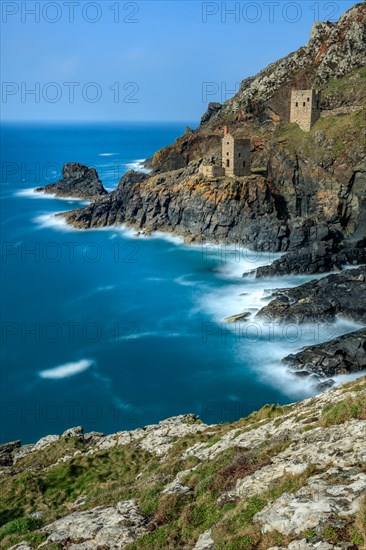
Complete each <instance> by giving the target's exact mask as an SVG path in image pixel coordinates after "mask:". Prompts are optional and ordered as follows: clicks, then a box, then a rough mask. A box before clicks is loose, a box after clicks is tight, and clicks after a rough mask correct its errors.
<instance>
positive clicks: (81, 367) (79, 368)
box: [38, 359, 93, 380]
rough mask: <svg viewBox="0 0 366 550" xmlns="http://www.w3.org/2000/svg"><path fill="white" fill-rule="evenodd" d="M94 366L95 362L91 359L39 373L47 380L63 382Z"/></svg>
mask: <svg viewBox="0 0 366 550" xmlns="http://www.w3.org/2000/svg"><path fill="white" fill-rule="evenodd" d="M92 365H93V361H92V360H90V359H81V360H80V361H76V362H74V363H65V364H64V365H59V366H57V367H54V368H52V369H46V370H42V371H40V372H39V373H38V375H39V376H40V377H41V378H47V379H50V380H61V379H62V378H68V377H69V376H75V375H76V374H80V373H81V372H84V371H86V370H88V369H89V368H90V367H91V366H92Z"/></svg>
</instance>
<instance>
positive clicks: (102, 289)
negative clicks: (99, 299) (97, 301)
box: [96, 285, 116, 292]
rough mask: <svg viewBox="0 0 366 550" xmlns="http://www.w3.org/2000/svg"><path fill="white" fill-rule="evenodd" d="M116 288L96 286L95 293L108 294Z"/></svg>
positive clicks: (113, 286)
mask: <svg viewBox="0 0 366 550" xmlns="http://www.w3.org/2000/svg"><path fill="white" fill-rule="evenodd" d="M115 288H116V285H105V286H98V288H97V290H96V291H97V292H109V291H110V290H114V289H115Z"/></svg>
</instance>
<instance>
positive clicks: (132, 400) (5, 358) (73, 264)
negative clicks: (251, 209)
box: [1, 124, 352, 443]
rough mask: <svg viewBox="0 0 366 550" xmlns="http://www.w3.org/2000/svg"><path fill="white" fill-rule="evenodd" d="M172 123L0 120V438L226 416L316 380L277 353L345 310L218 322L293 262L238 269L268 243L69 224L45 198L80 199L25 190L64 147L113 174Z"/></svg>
mask: <svg viewBox="0 0 366 550" xmlns="http://www.w3.org/2000/svg"><path fill="white" fill-rule="evenodd" d="M184 128H185V125H183V124H173V125H134V126H131V125H130V126H127V125H124V126H121V125H109V126H103V125H99V126H86V125H85V126H78V127H76V126H75V127H74V126H67V125H64V126H60V125H58V126H50V125H39V126H31V125H27V126H24V125H23V126H22V125H5V126H4V127H3V129H2V184H1V238H2V257H1V260H2V280H1V304H2V305H1V308H2V309H1V329H2V364H1V399H2V409H1V413H2V414H1V420H2V433H1V440H2V441H7V440H13V439H18V438H20V439H22V442H23V443H26V442H31V441H35V440H36V439H37V438H39V437H41V436H43V435H45V434H49V433H60V432H62V431H63V430H64V429H66V428H68V427H70V426H74V425H78V424H81V425H83V426H84V428H85V429H87V430H101V431H103V432H105V433H108V432H114V431H117V430H122V429H133V428H136V427H140V426H143V425H146V424H149V423H155V422H158V421H159V420H162V419H164V418H166V417H169V416H172V415H176V414H182V413H186V412H194V413H197V414H199V415H200V416H201V418H202V419H203V420H204V421H206V422H209V423H215V422H222V421H228V420H230V421H232V420H235V419H237V418H239V417H241V416H243V415H246V414H248V413H250V412H251V411H253V410H255V409H258V408H259V407H261V406H262V405H263V404H265V403H267V402H271V403H286V402H289V401H293V400H294V399H296V398H301V397H304V396H305V395H310V394H311V393H312V392H313V391H314V390H313V389H312V388H311V387H307V386H304V382H303V381H301V380H300V382H297V381H296V380H295V379H294V378H291V377H289V376H288V375H287V374H286V373H285V371H284V369H283V368H282V367H281V366H280V364H279V359H280V357H282V356H284V355H286V354H287V353H288V352H290V351H292V350H294V349H297V348H299V347H301V346H302V345H305V344H307V343H317V342H318V341H320V339H322V338H330V337H332V336H334V335H335V334H336V333H340V332H345V331H346V330H350V328H352V327H351V325H348V324H345V323H343V324H342V325H340V324H337V325H336V326H323V325H321V326H312V327H306V328H302V329H301V330H300V332H299V329H298V328H296V327H291V326H290V327H286V329H285V330H284V329H283V327H278V326H277V325H272V326H271V325H270V326H268V325H265V324H263V323H262V324H260V323H258V322H257V321H256V320H255V319H254V318H252V319H251V320H250V322H249V323H247V324H244V323H240V324H237V325H228V324H226V323H225V322H224V318H225V317H227V316H229V315H232V314H236V313H240V312H241V311H244V310H248V308H253V309H252V310H250V311H253V314H254V313H255V310H256V308H258V307H260V306H261V305H263V304H264V303H265V300H266V296H267V294H268V293H267V292H266V290H267V289H268V288H271V287H276V286H289V285H293V284H299V283H300V282H303V281H305V280H306V279H305V278H296V277H291V278H287V279H286V278H285V279H281V280H273V281H254V280H253V279H251V278H249V279H242V277H241V274H242V272H243V271H244V270H248V269H251V268H254V267H255V266H256V265H259V264H261V263H262V264H263V263H268V262H269V261H270V260H272V259H273V255H272V256H269V255H265V254H258V253H253V252H249V251H247V250H245V249H243V248H239V247H234V248H229V247H224V246H212V245H209V244H208V245H199V246H198V245H197V246H193V247H188V246H185V245H183V244H182V242H181V241H180V239H178V238H172V237H169V236H164V235H154V236H153V237H150V238H136V235H135V232H134V231H131V230H126V229H124V228H111V229H108V230H100V231H75V230H71V229H70V228H68V227H67V226H65V225H63V224H62V223H61V222H60V221H59V220H57V219H55V218H54V217H53V214H55V213H57V212H60V211H65V210H67V209H71V208H75V207H77V206H79V205H80V204H82V201H70V200H61V199H56V198H50V197H46V196H42V195H38V194H34V193H33V192H32V189H33V188H35V187H37V186H41V185H44V184H45V183H49V182H53V181H56V180H57V179H58V178H59V177H60V173H61V167H62V165H63V164H65V163H66V162H71V161H74V162H82V163H85V164H87V165H89V166H95V167H96V168H97V170H98V173H99V174H100V177H101V179H102V181H103V183H104V185H105V186H106V187H107V188H108V189H112V188H114V187H115V186H116V185H117V183H118V181H119V179H120V177H121V176H122V174H123V173H124V172H125V171H126V170H127V169H128V168H129V167H131V166H135V165H136V163H138V161H139V160H141V159H144V158H146V157H149V156H151V155H152V154H153V153H154V151H156V150H157V149H159V148H160V147H162V146H164V145H166V144H168V143H171V142H172V141H173V140H174V139H175V137H177V136H178V135H180V134H181V133H182V131H184Z"/></svg>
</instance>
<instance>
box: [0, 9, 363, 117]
mask: <svg viewBox="0 0 366 550" xmlns="http://www.w3.org/2000/svg"><path fill="white" fill-rule="evenodd" d="M356 3H357V2H355V1H354V0H341V1H338V2H332V1H328V0H324V1H316V0H299V1H287V0H273V1H271V0H263V1H262V0H261V1H257V0H254V1H249V0H248V1H200V0H184V1H181V0H165V1H161V0H143V1H124V0H101V1H95V2H92V1H87V0H68V1H66V0H65V1H64V0H58V1H48V0H41V1H26V2H24V1H7V0H2V1H1V67H2V73H1V80H2V85H1V103H0V106H1V118H2V120H8V121H10V120H11V121H47V120H48V121H85V122H86V121H115V122H119V121H128V122H133V121H134V122H145V121H151V122H153V121H159V122H168V121H186V122H188V121H197V120H199V119H200V117H201V116H202V114H203V113H204V111H205V110H206V108H207V106H208V103H209V102H210V101H219V102H223V101H225V100H226V99H228V98H229V97H231V96H232V95H234V93H235V90H236V89H237V87H238V85H239V83H240V81H241V80H243V79H244V78H246V77H248V76H252V75H254V74H256V73H257V72H258V71H259V70H261V69H262V68H264V67H265V66H266V65H268V64H269V63H271V62H273V61H276V60H277V59H279V58H281V57H283V56H285V55H287V54H288V53H290V52H291V51H294V50H296V49H297V48H299V47H300V46H302V45H304V44H306V43H307V42H308V39H309V33H310V29H311V26H312V24H313V23H314V21H316V20H321V21H324V20H329V21H336V20H337V19H338V18H339V16H340V15H341V14H342V13H343V12H344V11H346V10H347V9H348V8H350V7H351V6H352V5H354V4H356Z"/></svg>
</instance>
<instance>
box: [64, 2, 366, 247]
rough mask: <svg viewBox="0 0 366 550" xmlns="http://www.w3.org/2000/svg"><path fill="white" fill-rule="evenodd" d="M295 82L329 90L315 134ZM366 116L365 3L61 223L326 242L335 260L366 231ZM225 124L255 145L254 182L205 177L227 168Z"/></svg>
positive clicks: (253, 241) (242, 239)
mask: <svg viewBox="0 0 366 550" xmlns="http://www.w3.org/2000/svg"><path fill="white" fill-rule="evenodd" d="M294 87H296V88H299V87H302V88H321V90H322V96H321V97H322V100H321V109H322V116H321V117H320V119H319V120H318V121H317V122H316V123H315V125H314V126H313V127H312V128H311V130H310V132H308V133H307V132H303V131H302V130H301V129H300V128H299V127H298V126H297V125H296V124H294V123H291V124H290V123H289V105H290V94H291V89H292V88H294ZM365 113H366V5H365V4H358V5H356V6H354V7H353V8H351V9H350V10H349V11H347V12H346V13H345V14H344V15H343V16H342V17H341V18H340V20H339V21H338V22H337V23H317V24H315V25H314V27H313V29H312V31H311V37H310V41H309V43H308V45H307V46H304V47H303V48H300V49H299V50H298V51H297V52H294V53H292V54H290V55H289V56H287V57H285V58H283V59H281V60H279V61H277V62H275V63H273V64H271V65H270V66H269V67H267V68H266V69H264V70H263V71H261V72H260V73H259V74H258V75H257V76H255V77H253V78H249V79H246V80H244V81H243V82H242V84H241V87H240V91H239V92H238V94H237V95H236V96H234V97H233V98H232V99H230V100H229V101H227V102H226V103H224V104H223V105H220V104H214V105H210V106H209V108H208V110H207V112H206V113H205V115H204V116H203V118H202V121H201V124H200V125H199V127H198V128H197V129H196V130H194V131H192V130H190V129H187V131H186V133H185V134H184V136H182V137H181V138H178V139H177V140H176V142H175V143H174V144H173V145H170V146H168V147H166V148H164V149H162V150H160V151H158V152H157V153H156V154H155V155H154V157H153V159H151V162H150V164H151V166H152V172H151V173H150V174H149V175H148V176H144V177H143V178H142V177H140V176H136V174H134V173H132V172H130V173H129V174H127V175H125V176H124V177H123V178H122V180H121V182H120V184H119V186H118V188H117V190H116V191H114V192H112V193H110V194H108V195H106V196H105V197H102V198H101V199H98V200H97V201H96V202H95V203H93V204H92V205H90V206H87V207H85V208H83V209H78V210H75V211H73V212H70V213H66V214H65V215H64V216H65V218H66V220H67V221H68V223H70V224H73V225H74V226H76V227H79V228H92V227H101V226H108V225H114V224H118V223H125V224H127V225H129V226H132V227H135V228H137V229H138V230H141V231H144V232H151V231H154V230H164V231H171V232H175V233H178V234H180V235H183V236H184V237H185V238H186V240H187V241H198V240H203V239H204V240H210V241H223V242H235V243H241V244H243V245H245V246H248V247H250V248H254V249H257V250H265V251H266V250H270V251H282V252H287V251H290V250H298V249H305V251H306V249H307V253H309V254H312V253H313V248H312V247H313V246H314V244H317V245H318V244H319V243H323V244H322V246H325V247H326V249H327V251H328V253H329V254H330V255H332V254H335V253H337V252H338V251H339V246H340V243H343V242H346V243H347V246H348V245H349V242H350V241H352V243H353V244H355V243H357V242H358V241H360V240H362V238H363V237H364V236H365V231H366V185H365V182H366V157H365V147H364V144H365V139H366V122H365ZM225 126H229V127H230V131H232V132H234V133H235V134H236V135H237V136H238V137H247V138H248V137H249V138H250V139H251V149H252V176H248V177H240V178H235V177H234V178H226V177H223V178H205V177H203V176H202V175H200V174H198V169H199V166H200V164H201V163H202V162H206V161H208V162H212V161H215V162H216V164H217V163H218V162H220V147H221V136H222V134H223V129H224V127H225ZM309 247H310V248H309ZM363 249H364V246H363ZM323 253H324V250H323Z"/></svg>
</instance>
